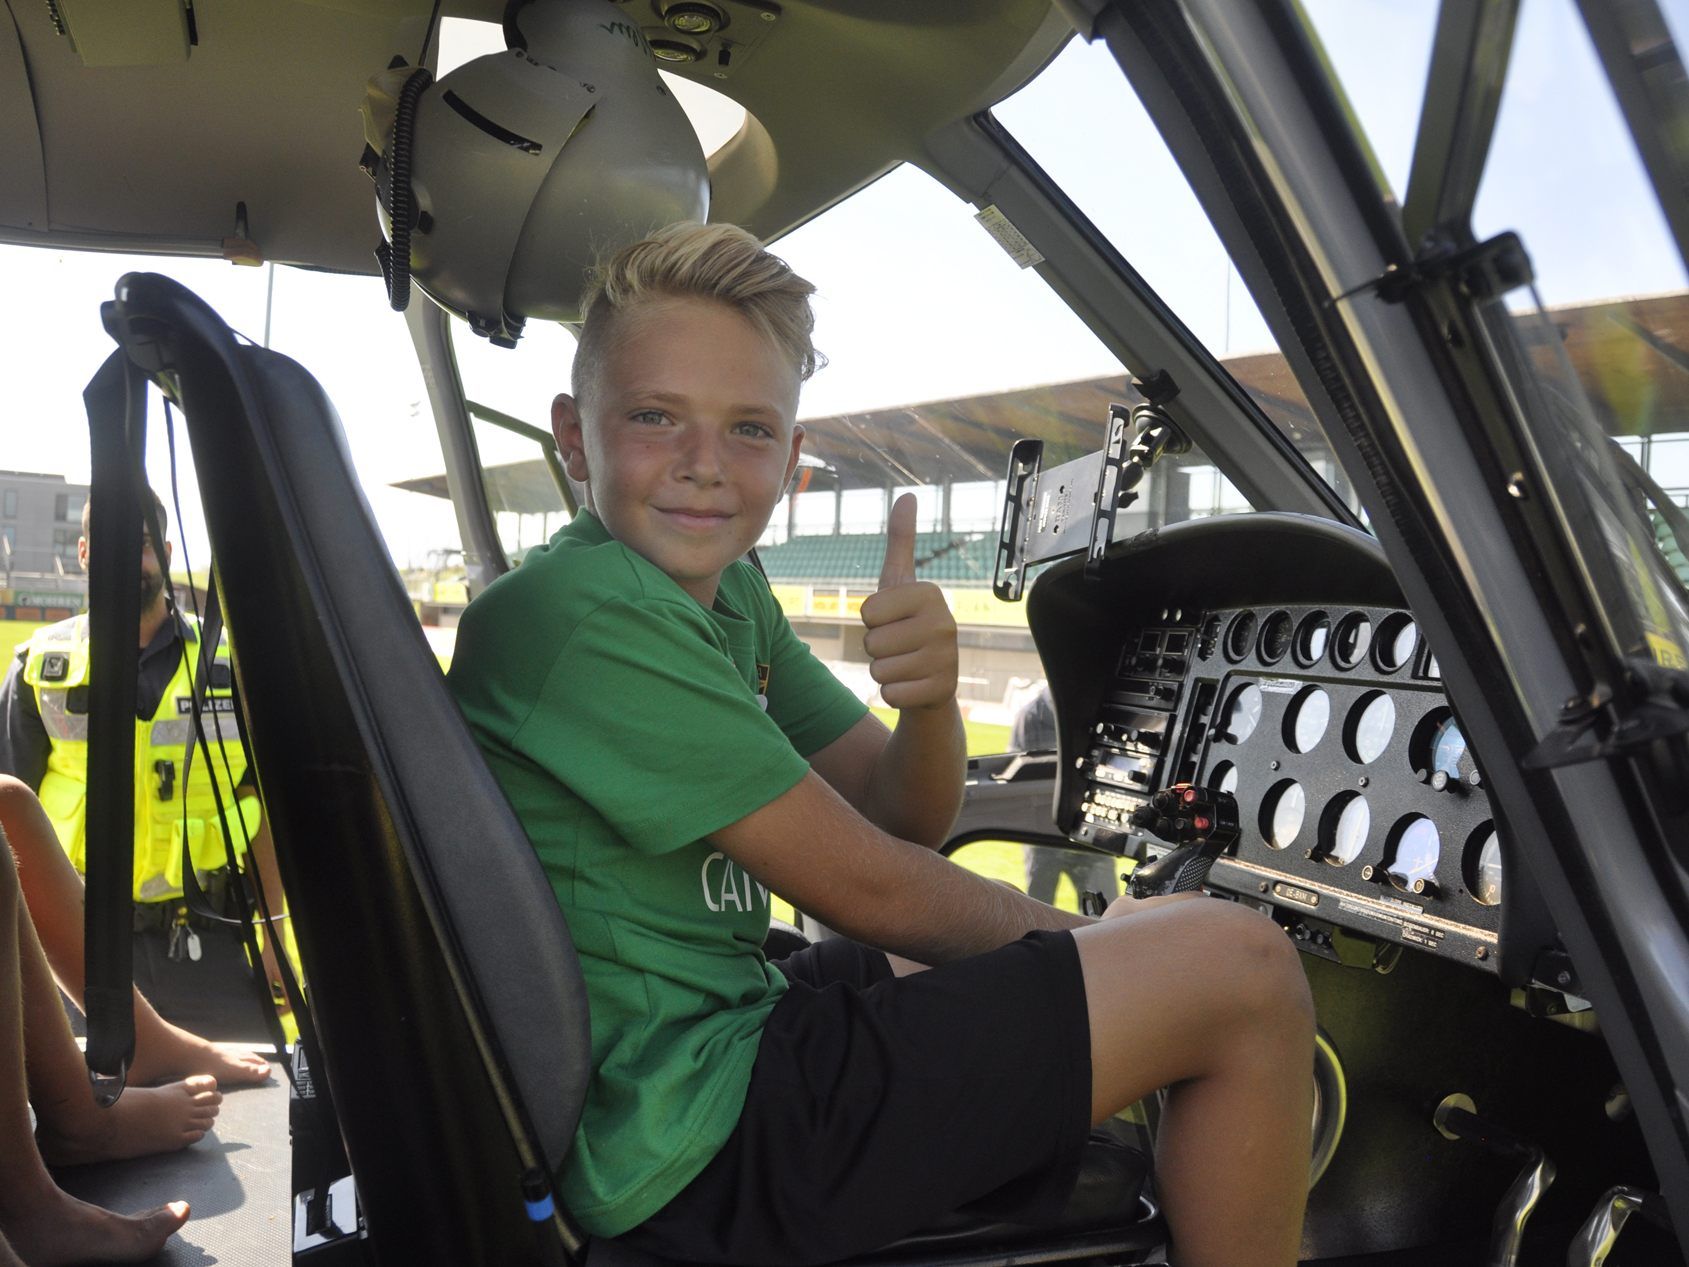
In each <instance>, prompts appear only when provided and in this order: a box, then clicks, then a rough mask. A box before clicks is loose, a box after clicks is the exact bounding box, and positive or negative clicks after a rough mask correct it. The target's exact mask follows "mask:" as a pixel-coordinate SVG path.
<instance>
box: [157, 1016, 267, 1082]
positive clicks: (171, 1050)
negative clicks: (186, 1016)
mask: <svg viewBox="0 0 1689 1267" xmlns="http://www.w3.org/2000/svg"><path fill="white" fill-rule="evenodd" d="M158 1025H159V1028H158V1029H149V1030H147V1031H146V1033H145V1034H144V1036H142V1037H140V1038H139V1039H138V1041H137V1042H136V1044H135V1063H134V1065H133V1066H131V1067H130V1070H129V1080H130V1081H131V1082H133V1083H135V1085H137V1086H148V1085H150V1084H152V1083H155V1082H166V1081H169V1080H170V1079H172V1078H186V1077H188V1076H189V1075H190V1074H196V1073H208V1074H210V1075H211V1076H212V1077H214V1078H216V1079H217V1081H218V1082H220V1083H221V1084H222V1085H223V1086H225V1087H252V1086H257V1085H258V1084H259V1083H261V1082H267V1081H268V1080H269V1077H270V1063H269V1061H267V1060H265V1059H264V1058H263V1057H262V1056H260V1055H258V1054H257V1053H256V1052H250V1051H225V1050H224V1049H223V1048H221V1047H218V1046H217V1045H216V1044H214V1043H211V1042H209V1041H207V1040H206V1039H203V1038H201V1037H200V1036H199V1035H198V1034H190V1033H189V1032H188V1031H187V1030H185V1029H181V1028H179V1027H178V1026H175V1025H172V1024H170V1022H168V1021H166V1020H163V1019H162V1018H161V1019H160V1020H159V1022H158Z"/></svg>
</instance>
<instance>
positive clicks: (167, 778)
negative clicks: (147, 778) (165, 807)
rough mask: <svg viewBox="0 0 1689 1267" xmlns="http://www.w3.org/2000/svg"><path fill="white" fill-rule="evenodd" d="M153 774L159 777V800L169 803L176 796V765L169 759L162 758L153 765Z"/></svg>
mask: <svg viewBox="0 0 1689 1267" xmlns="http://www.w3.org/2000/svg"><path fill="white" fill-rule="evenodd" d="M152 772H153V773H154V774H155V775H157V776H158V799H159V800H161V801H168V800H169V799H170V798H171V797H173V796H175V795H176V763H175V762H174V761H172V760H170V758H168V757H160V758H159V759H158V760H157V761H154V762H153V763H152Z"/></svg>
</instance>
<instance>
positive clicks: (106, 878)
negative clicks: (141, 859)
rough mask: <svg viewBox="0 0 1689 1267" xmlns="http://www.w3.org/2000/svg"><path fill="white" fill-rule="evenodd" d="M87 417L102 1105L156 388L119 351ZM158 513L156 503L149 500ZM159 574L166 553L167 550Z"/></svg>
mask: <svg viewBox="0 0 1689 1267" xmlns="http://www.w3.org/2000/svg"><path fill="white" fill-rule="evenodd" d="M82 399H83V403H84V405H85V406H86V408H87V411H88V435H89V449H90V466H91V474H90V477H89V480H90V491H89V501H90V507H91V509H90V512H89V513H90V519H91V522H92V523H97V524H98V525H99V531H98V532H96V533H94V534H93V539H92V540H91V541H90V542H89V560H88V608H89V614H88V624H89V636H88V655H89V683H90V686H89V707H88V789H87V813H86V821H85V829H84V830H85V833H86V846H87V860H86V863H85V866H86V868H87V891H86V894H85V898H84V910H85V916H84V921H83V923H84V955H85V957H86V978H85V982H84V992H85V994H84V1003H85V1010H86V1012H87V1017H88V1050H87V1055H86V1059H87V1064H88V1077H89V1082H90V1083H91V1084H92V1087H93V1091H94V1098H95V1099H96V1100H97V1101H98V1102H99V1103H101V1104H112V1103H114V1102H115V1101H116V1100H117V1097H118V1096H120V1095H122V1094H123V1087H124V1083H125V1081H126V1079H127V1077H128V1072H129V1065H130V1062H131V1061H132V1060H133V1058H134V1054H135V1005H134V961H133V957H132V953H131V949H132V947H131V940H130V939H131V937H132V936H133V934H134V912H133V906H132V902H131V894H132V891H133V888H134V869H135V784H134V781H135V709H136V690H137V680H138V677H139V666H140V657H139V656H138V655H137V654H136V647H135V631H136V629H138V628H139V627H140V621H141V595H140V587H139V585H138V584H137V583H136V574H137V571H138V568H139V564H140V557H141V501H140V497H139V494H138V490H137V487H136V485H137V482H138V480H139V476H140V471H141V456H142V454H144V453H145V452H146V417H147V396H146V378H145V376H144V375H143V374H142V373H141V371H140V370H139V369H138V368H137V367H136V366H135V365H134V364H133V363H132V362H131V361H130V360H129V358H128V357H127V356H126V355H125V354H124V352H123V351H122V350H121V349H119V350H118V351H115V352H113V353H112V354H111V355H110V356H109V357H107V358H106V361H105V364H103V365H101V366H100V368H99V370H98V371H97V372H96V373H95V374H94V377H93V378H92V379H91V380H90V381H89V383H88V387H87V389H86V390H85V391H84V392H83V393H82ZM149 510H150V499H149ZM158 557H159V560H160V564H161V566H162V562H163V557H164V556H163V548H162V546H160V547H159V554H158Z"/></svg>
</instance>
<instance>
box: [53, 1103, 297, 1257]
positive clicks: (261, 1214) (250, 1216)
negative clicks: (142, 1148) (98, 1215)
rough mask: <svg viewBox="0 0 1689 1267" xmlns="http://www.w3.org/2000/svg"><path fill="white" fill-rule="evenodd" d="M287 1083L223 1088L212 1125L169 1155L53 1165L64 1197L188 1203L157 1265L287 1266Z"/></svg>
mask: <svg viewBox="0 0 1689 1267" xmlns="http://www.w3.org/2000/svg"><path fill="white" fill-rule="evenodd" d="M290 1171H291V1156H290V1151H289V1147H288V1135H287V1081H286V1079H285V1078H284V1077H283V1076H282V1075H281V1074H280V1073H279V1072H277V1073H275V1074H273V1075H272V1076H271V1081H270V1082H269V1084H267V1085H265V1086H262V1087H248V1088H243V1089H239V1090H231V1091H225V1092H224V1095H223V1108H222V1112H220V1113H219V1114H218V1116H217V1125H216V1128H215V1129H214V1130H213V1131H212V1132H211V1134H209V1135H207V1136H206V1137H205V1138H204V1139H202V1140H200V1141H199V1143H197V1144H195V1145H193V1146H192V1147H191V1148H185V1149H183V1150H182V1151H180V1152H177V1153H167V1154H161V1155H159V1156H155V1157H142V1158H138V1159H137V1160H135V1161H125V1162H104V1163H101V1164H99V1165H94V1166H69V1167H65V1168H63V1169H60V1170H56V1171H54V1178H56V1179H57V1180H58V1181H59V1186H60V1187H62V1188H63V1189H64V1190H65V1191H66V1192H68V1193H70V1194H71V1195H72V1196H75V1197H80V1198H81V1199H82V1200H84V1201H92V1202H93V1203H94V1204H96V1205H102V1206H105V1207H106V1208H107V1209H110V1210H117V1211H120V1212H122V1213H125V1214H133V1213H135V1212H137V1211H140V1210H145V1209H150V1208H152V1207H153V1206H157V1205H162V1204H163V1203H164V1202H166V1201H186V1202H188V1203H189V1204H190V1205H191V1206H192V1207H193V1214H192V1217H190V1218H189V1219H188V1225H187V1226H186V1227H185V1228H183V1229H182V1230H181V1232H180V1233H178V1234H177V1235H176V1236H174V1237H172V1238H171V1240H170V1243H169V1244H168V1245H167V1246H166V1247H165V1250H164V1252H163V1253H162V1254H160V1255H159V1256H158V1257H157V1258H155V1259H153V1260H152V1261H153V1262H154V1263H155V1264H159V1265H160V1267H210V1264H212V1263H215V1264H217V1267H285V1264H286V1263H287V1262H288V1261H289V1256H290V1253H291V1249H292V1228H291V1213H290V1207H291V1194H290V1192H289V1189H290V1187H291V1186H292V1185H291V1182H290V1179H291V1173H290Z"/></svg>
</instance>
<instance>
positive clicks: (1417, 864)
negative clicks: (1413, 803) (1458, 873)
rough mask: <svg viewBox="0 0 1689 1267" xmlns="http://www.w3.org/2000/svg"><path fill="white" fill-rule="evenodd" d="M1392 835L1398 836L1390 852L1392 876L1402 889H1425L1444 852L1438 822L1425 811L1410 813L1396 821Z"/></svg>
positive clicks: (1435, 871) (1434, 873)
mask: <svg viewBox="0 0 1689 1267" xmlns="http://www.w3.org/2000/svg"><path fill="white" fill-rule="evenodd" d="M1391 835H1393V836H1394V837H1395V838H1396V847H1395V849H1394V850H1393V851H1392V853H1391V861H1390V867H1389V871H1390V878H1391V879H1392V880H1394V881H1395V882H1396V884H1397V885H1398V886H1399V887H1400V888H1403V889H1408V890H1410V891H1419V890H1423V888H1424V886H1425V885H1426V884H1428V883H1430V881H1431V879H1432V877H1434V876H1435V875H1436V874H1437V860H1438V859H1439V858H1440V857H1441V856H1442V852H1443V841H1442V837H1441V836H1439V835H1438V834H1437V824H1435V823H1433V822H1432V821H1431V820H1430V819H1429V818H1426V817H1425V816H1424V815H1423V814H1409V815H1408V816H1407V817H1406V818H1404V819H1403V820H1402V821H1401V822H1399V823H1397V824H1396V828H1395V831H1393V832H1392V833H1391ZM1416 885H1417V886H1418V889H1415V886H1416Z"/></svg>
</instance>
